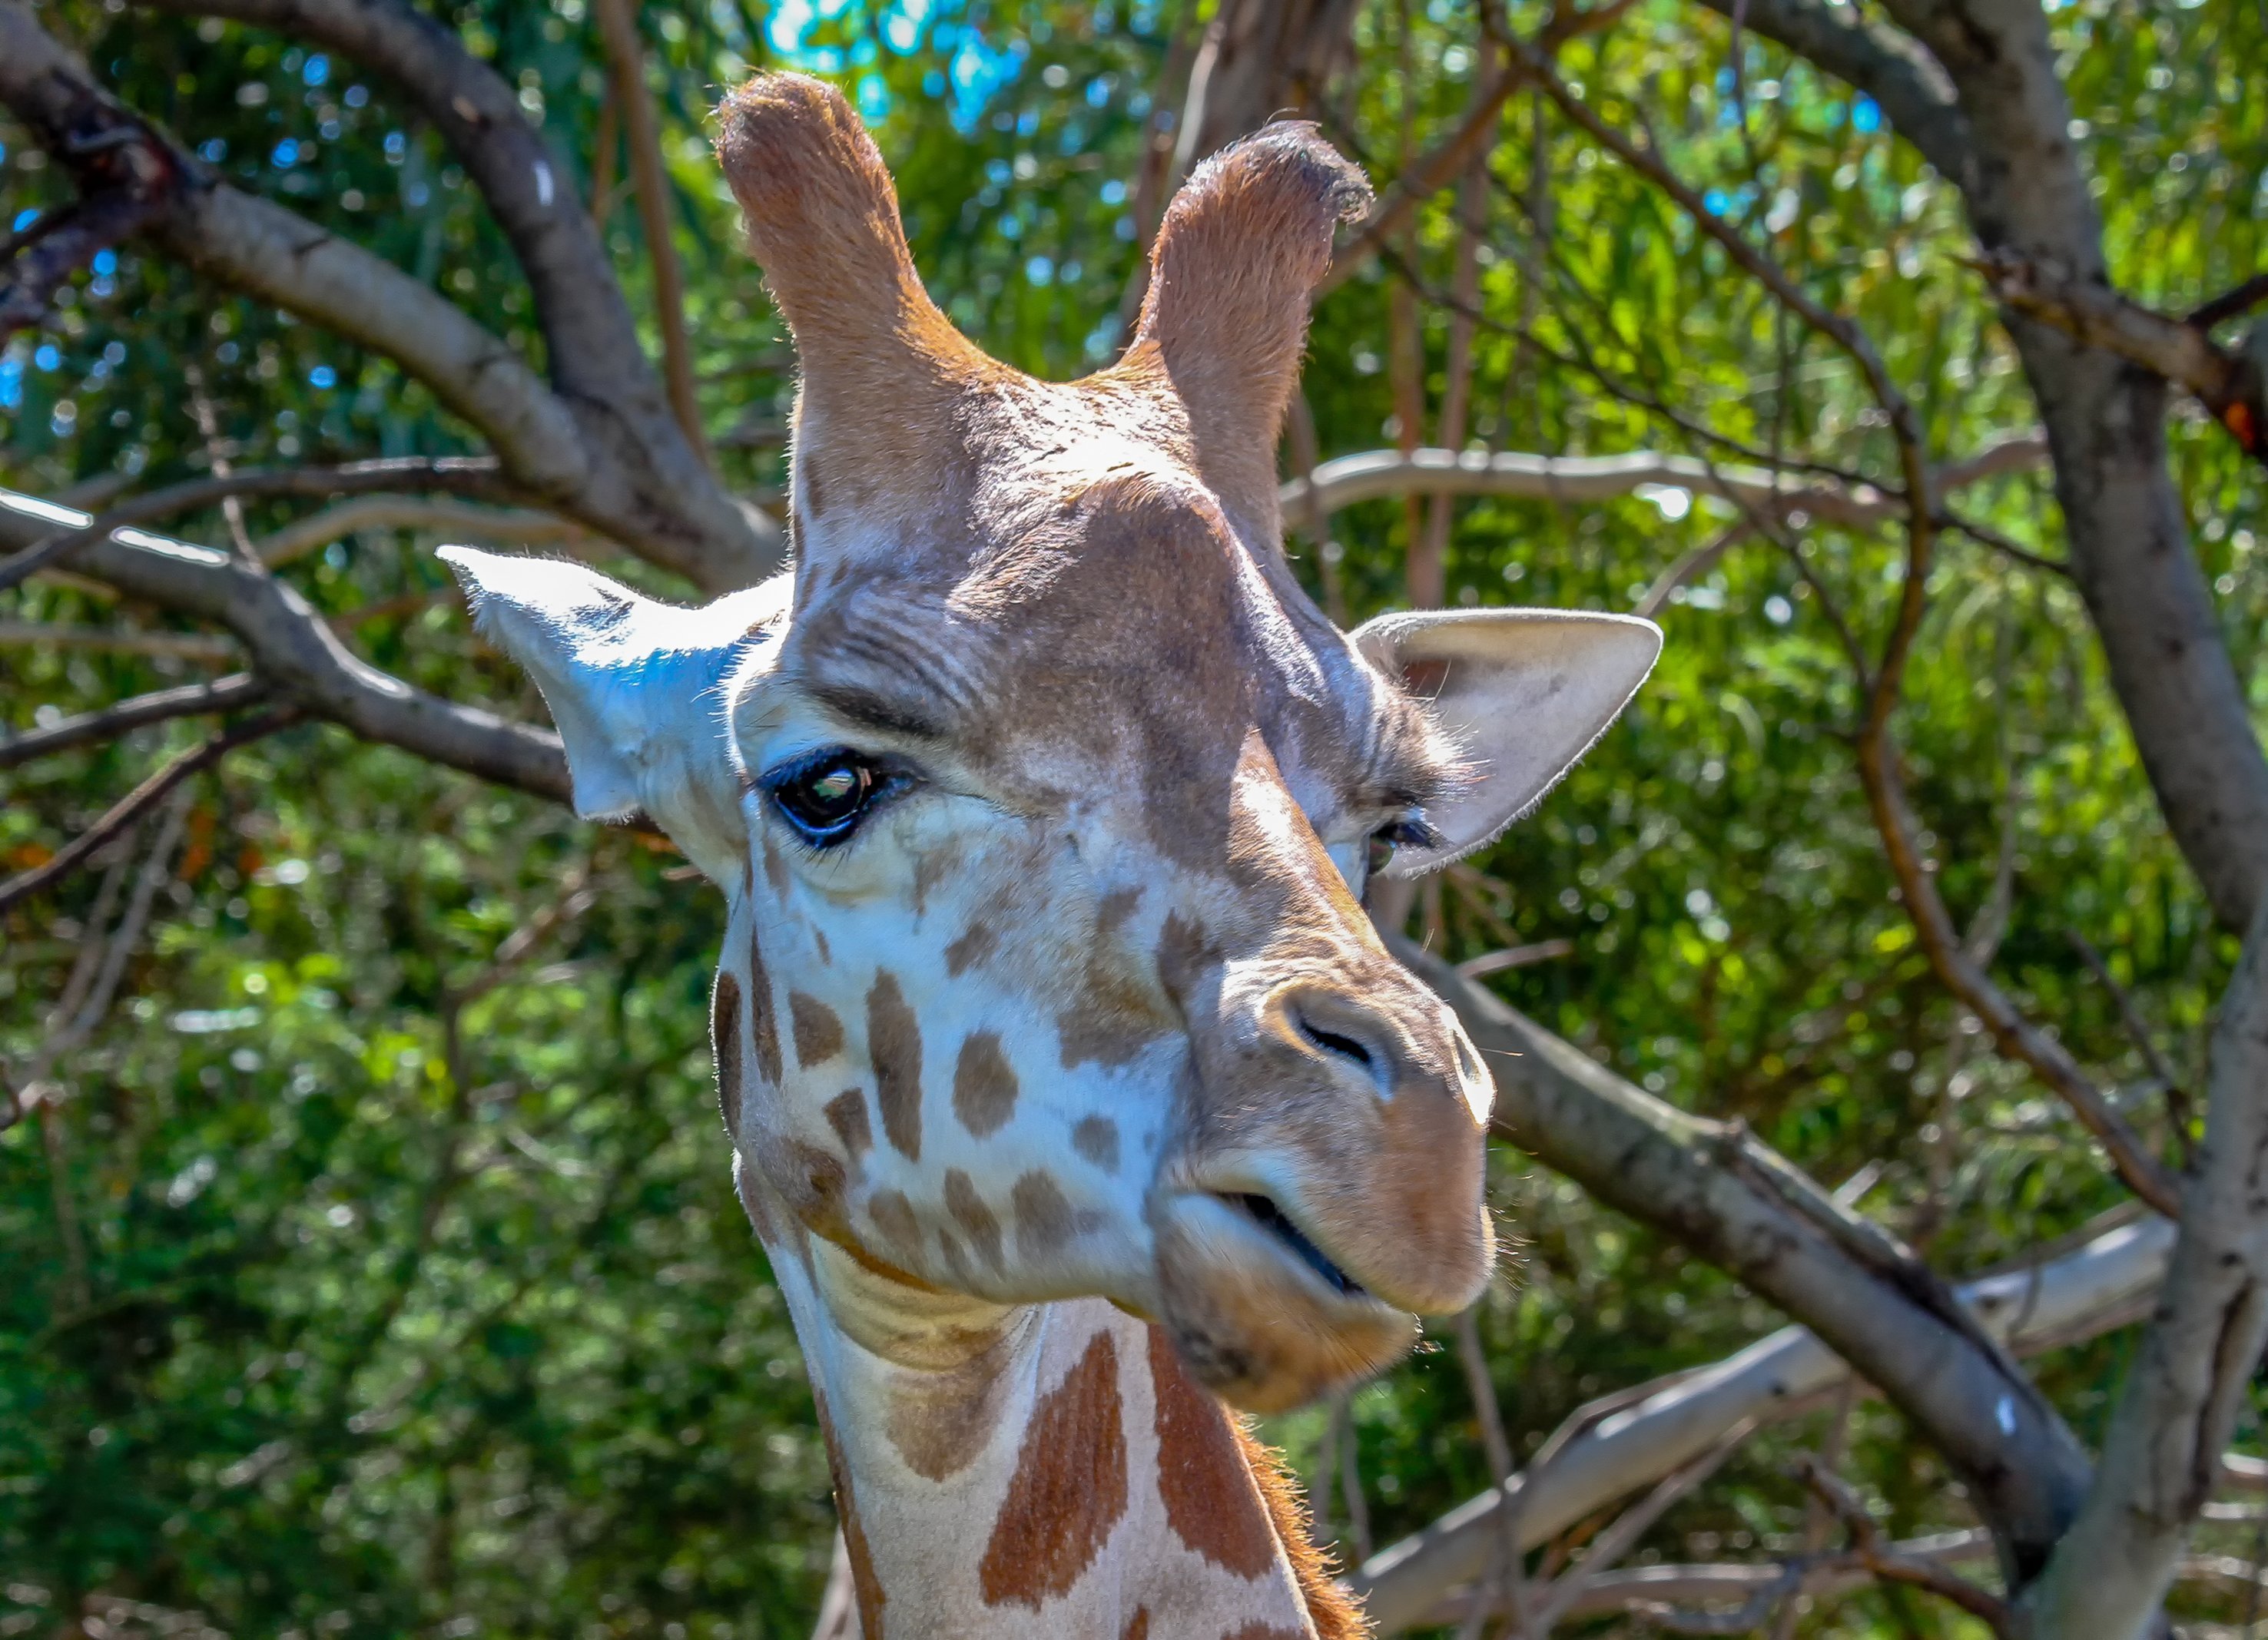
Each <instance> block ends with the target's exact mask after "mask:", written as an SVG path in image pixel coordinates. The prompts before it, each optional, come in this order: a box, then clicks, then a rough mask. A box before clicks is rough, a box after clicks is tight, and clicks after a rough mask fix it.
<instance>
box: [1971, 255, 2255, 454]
mask: <svg viewBox="0 0 2268 1640" xmlns="http://www.w3.org/2000/svg"><path fill="white" fill-rule="evenodd" d="M1971 265H1972V266H1974V267H1975V268H1977V271H1978V272H1979V273H1981V274H1983V275H1984V276H1985V283H1987V284H1988V285H1990V286H1991V287H1992V294H1993V295H1994V296H1996V297H1998V298H1999V300H2000V301H2001V303H2002V304H2003V305H2005V306H2007V307H2009V308H2012V309H2014V311H2015V312H2017V313H2021V314H2023V315H2025V316H2026V317H2027V318H2030V319H2036V320H2039V321H2040V322H2042V323H2043V324H2047V325H2052V326H2053V327H2055V328H2057V329H2058V330H2060V331H2062V332H2063V333H2064V334H2065V335H2067V336H2070V337H2071V338H2072V339H2073V341H2075V342H2081V343H2083V344H2084V345H2086V346H2088V347H2091V348H2101V349H2103V350H2104V351H2105V352H2108V353H2116V354H2117V355H2118V357H2121V358H2123V359H2127V360H2130V361H2131V362H2132V363H2134V364H2139V365H2141V366H2142V367H2143V368H2144V369H2146V370H2152V371H2156V372H2157V373H2158V374H2159V375H2161V376H2162V377H2164V378H2165V379H2167V380H2168V381H2169V382H2172V383H2174V384H2175V385H2176V386H2181V387H2186V388H2187V389H2188V390H2189V391H2190V392H2191V393H2195V394H2196V395H2197V398H2198V402H2199V403H2201V404H2203V405H2204V406H2205V408H2206V409H2208V410H2210V411H2212V412H2213V419H2214V420H2215V421H2217V422H2219V423H2220V424H2221V425H2222V426H2223V427H2225V428H2227V429H2228V434H2229V437H2230V438H2234V439H2235V440H2236V445H2237V448H2238V449H2240V450H2242V451H2243V452H2245V453H2246V454H2247V455H2250V456H2257V457H2260V458H2262V459H2263V460H2268V366H2264V363H2263V361H2262V360H2261V359H2259V358H2255V357H2251V352H2252V349H2246V350H2245V351H2242V352H2230V351H2228V349H2224V348H2221V347H2220V346H2217V345H2216V344H2215V343H2214V342H2213V338H2212V337H2211V336H2210V335H2207V334H2206V327H2205V325H2202V324H2198V323H2197V322H2195V321H2194V320H2180V319H2169V318H2168V317H2166V315H2164V314H2163V313H2153V312H2151V311H2150V310H2149V309H2148V308H2147V307H2144V306H2143V305H2141V304H2140V303H2139V302H2135V301H2132V300H2130V299H2129V298H2126V297H2124V296H2122V295H2120V294H2119V293H2118V292H2117V290H2113V289H2111V288H2110V285H2109V284H2107V283H2102V282H2100V281H2096V280H2090V279H2080V278H2074V277H2072V276H2069V275H2068V274H2066V272H2064V270H2062V269H2061V268H2056V267H2053V266H2051V265H2050V264H2048V263H2046V262H2043V261H2034V260H2032V259H2029V258H2027V257H2025V256H2022V255H2021V254H2018V253H2016V252H2014V251H2012V250H2006V249H2001V250H1991V251H1987V252H1985V254H1983V255H1982V256H1980V257H1979V258H1977V261H1975V262H1974V263H1972V264H1971ZM2264 279H2268V276H2264ZM2243 295H2244V292H2242V290H2239V291H2235V292H2232V293H2231V298H2223V302H2224V303H2225V302H2227V301H2228V300H2230V299H2232V298H2239V297H2242V296H2243ZM2252 299H2257V298H2252ZM2221 305H2222V304H2221V303H2215V304H2210V305H2208V307H2207V308H2206V309H2205V310H2201V311H2205V312H2212V311H2213V310H2214V309H2216V308H2219V307H2220V306H2221ZM2243 305H2250V302H2249V301H2248V302H2245V303H2244V304H2242V305H2239V306H2237V307H2234V308H2231V309H2230V310H2229V312H2230V313H2237V312H2242V306H2243ZM2221 316H2222V317H2227V316H2228V315H2227V314H2224V315H2221ZM2261 347H2262V349H2264V350H2268V335H2264V336H2263V338H2262V343H2261Z"/></svg>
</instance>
